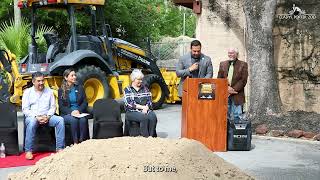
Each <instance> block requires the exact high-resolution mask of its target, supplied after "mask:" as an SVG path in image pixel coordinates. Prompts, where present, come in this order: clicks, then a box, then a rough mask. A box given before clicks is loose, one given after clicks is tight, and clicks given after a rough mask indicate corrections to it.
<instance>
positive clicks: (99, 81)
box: [77, 65, 109, 113]
mask: <svg viewBox="0 0 320 180" xmlns="http://www.w3.org/2000/svg"><path fill="white" fill-rule="evenodd" d="M77 80H78V83H79V84H80V85H82V86H83V88H84V91H85V93H86V97H87V101H88V109H87V110H88V112H89V113H92V108H93V104H94V102H96V100H98V99H103V98H108V97H109V84H108V80H107V77H106V73H105V72H104V71H102V70H101V69H100V68H99V67H96V66H93V65H90V66H84V67H81V68H79V69H78V71H77Z"/></svg>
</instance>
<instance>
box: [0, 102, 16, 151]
mask: <svg viewBox="0 0 320 180" xmlns="http://www.w3.org/2000/svg"><path fill="white" fill-rule="evenodd" d="M0 114H1V117H0V143H4V145H5V148H6V154H8V155H18V154H19V143H18V123H17V111H16V107H15V106H14V105H13V104H11V103H9V102H5V103H0Z"/></svg>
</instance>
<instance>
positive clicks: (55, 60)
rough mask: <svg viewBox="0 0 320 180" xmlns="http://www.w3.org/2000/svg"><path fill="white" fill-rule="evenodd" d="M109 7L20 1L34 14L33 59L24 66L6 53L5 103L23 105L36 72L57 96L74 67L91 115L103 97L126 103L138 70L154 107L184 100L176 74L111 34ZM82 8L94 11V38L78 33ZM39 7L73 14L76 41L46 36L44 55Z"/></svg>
mask: <svg viewBox="0 0 320 180" xmlns="http://www.w3.org/2000/svg"><path fill="white" fill-rule="evenodd" d="M104 4H105V0H21V1H19V3H18V6H19V7H20V8H26V9H28V10H30V12H31V33H30V35H31V44H30V45H29V47H28V48H29V53H28V55H27V56H26V57H24V58H23V59H21V61H20V64H17V63H16V60H15V56H14V55H13V54H11V53H10V52H6V51H1V54H2V57H1V63H0V67H1V79H0V83H2V85H1V87H0V88H1V89H0V92H2V93H4V94H6V95H5V96H3V97H5V98H2V100H3V101H6V100H9V101H10V102H12V103H14V104H17V105H21V97H22V94H23V90H24V89H26V88H28V87H30V86H32V82H31V74H32V73H33V72H36V71H40V72H42V73H44V74H45V75H46V78H45V79H46V82H45V83H46V85H47V86H48V87H50V88H52V89H53V90H55V95H57V90H58V88H59V87H60V86H61V82H62V73H63V71H64V70H65V69H67V68H71V67H72V68H73V69H76V71H77V79H78V81H79V82H80V83H82V84H83V85H84V89H85V92H86V96H87V100H88V104H89V111H90V109H92V107H93V103H94V102H95V101H96V100H97V99H100V98H106V97H111V98H114V99H121V98H122V96H123V94H122V92H123V89H124V88H125V87H126V86H128V85H129V84H130V78H129V75H130V73H131V71H132V69H134V68H139V69H142V71H143V72H144V74H145V78H144V83H145V84H146V85H147V86H148V87H149V89H150V90H151V93H152V101H153V104H154V107H153V108H154V109H158V108H160V107H161V106H162V104H163V103H164V102H167V103H175V102H176V101H180V98H179V97H178V96H177V84H178V82H179V78H177V76H176V74H175V72H174V71H166V70H165V69H162V70H160V69H159V68H158V66H157V65H156V62H155V60H154V59H152V58H150V57H148V56H147V54H146V52H145V51H144V50H143V49H142V48H140V47H138V46H136V45H134V44H131V43H129V42H126V41H124V40H121V39H117V38H112V37H109V36H108V33H107V26H106V24H105V20H104V13H103V6H104ZM81 8H82V9H83V8H90V11H91V13H90V14H91V17H90V18H91V20H92V25H91V27H92V30H91V33H90V34H81V35H80V34H77V29H76V18H75V13H76V12H77V9H81ZM38 9H45V10H47V9H50V10H56V9H64V10H66V11H67V12H68V15H69V21H70V23H69V24H70V32H71V33H70V34H71V37H70V39H69V41H68V43H67V44H66V45H64V44H62V43H61V42H62V41H60V40H59V39H58V36H57V34H54V33H45V34H44V35H43V36H44V38H45V40H46V43H47V46H48V48H47V52H45V53H40V52H39V51H38V47H37V43H36V38H37V37H36V33H35V28H36V22H37V21H36V19H37V16H36V14H37V10H38ZM98 28H99V29H98ZM98 32H100V33H101V34H98ZM5 82H6V83H5ZM6 91H7V93H5V92H6Z"/></svg>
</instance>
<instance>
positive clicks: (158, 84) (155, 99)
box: [143, 74, 166, 109]
mask: <svg viewBox="0 0 320 180" xmlns="http://www.w3.org/2000/svg"><path fill="white" fill-rule="evenodd" d="M143 83H144V84H145V86H147V87H148V88H149V90H150V92H151V94H152V108H153V109H159V108H161V106H162V104H163V103H164V100H165V98H166V96H165V88H166V84H165V83H163V82H162V81H161V78H160V76H158V75H155V74H147V75H145V76H144V78H143Z"/></svg>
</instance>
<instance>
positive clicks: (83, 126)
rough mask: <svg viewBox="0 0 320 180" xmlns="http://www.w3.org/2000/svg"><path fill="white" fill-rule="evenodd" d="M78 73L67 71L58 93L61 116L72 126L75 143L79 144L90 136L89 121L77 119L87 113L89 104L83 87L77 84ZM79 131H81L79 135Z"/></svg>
mask: <svg viewBox="0 0 320 180" xmlns="http://www.w3.org/2000/svg"><path fill="white" fill-rule="evenodd" d="M76 80H77V77H76V73H75V71H74V70H72V69H66V70H65V71H64V73H63V82H62V85H61V88H60V89H59V91H58V102H59V110H60V115H61V116H62V117H63V118H64V121H65V124H70V125H71V133H72V138H73V143H75V144H77V143H80V142H82V141H84V140H86V139H87V138H88V137H89V135H88V132H89V131H88V119H87V118H86V117H81V118H78V117H75V116H77V115H79V114H81V113H83V112H86V109H87V107H88V103H87V100H86V95H85V92H84V89H83V87H82V86H80V85H78V84H76ZM78 131H80V132H79V133H78ZM78 134H79V135H80V136H79V137H78Z"/></svg>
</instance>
